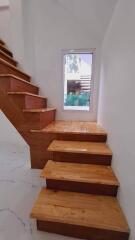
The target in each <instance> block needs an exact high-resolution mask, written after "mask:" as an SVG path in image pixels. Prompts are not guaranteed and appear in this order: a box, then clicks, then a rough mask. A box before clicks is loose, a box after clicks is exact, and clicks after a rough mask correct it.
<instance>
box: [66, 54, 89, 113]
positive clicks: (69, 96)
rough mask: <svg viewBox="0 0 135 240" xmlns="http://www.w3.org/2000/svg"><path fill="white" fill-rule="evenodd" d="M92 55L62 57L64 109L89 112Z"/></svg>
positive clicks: (67, 55)
mask: <svg viewBox="0 0 135 240" xmlns="http://www.w3.org/2000/svg"><path fill="white" fill-rule="evenodd" d="M91 76H92V53H68V54H65V55H64V109H65V110H68V109H69V110H89V109H90V95H91Z"/></svg>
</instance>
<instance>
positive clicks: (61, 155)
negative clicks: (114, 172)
mask: <svg viewBox="0 0 135 240" xmlns="http://www.w3.org/2000/svg"><path fill="white" fill-rule="evenodd" d="M48 151H50V152H52V153H53V160H56V161H68V162H79V163H89V164H90V163H91V164H103V165H110V163H111V162H110V161H111V159H112V151H111V149H110V148H109V146H108V145H107V144H106V143H96V142H79V141H60V140H54V141H53V142H52V143H51V144H50V145H49V147H48Z"/></svg>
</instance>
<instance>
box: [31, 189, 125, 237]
mask: <svg viewBox="0 0 135 240" xmlns="http://www.w3.org/2000/svg"><path fill="white" fill-rule="evenodd" d="M31 218H35V219H37V227H38V229H39V230H42V231H48V232H53V233H58V234H62V235H68V236H72V237H77V238H82V239H89V240H90V239H92V240H97V239H98V240H103V239H104V240H116V239H119V240H127V239H128V236H129V228H128V224H127V222H126V219H125V217H124V215H123V213H122V210H121V208H120V206H119V203H118V201H117V199H116V198H114V197H108V196H98V195H91V194H83V193H73V192H64V191H53V190H47V189H45V188H43V189H42V190H41V193H40V194H39V196H38V199H37V201H36V203H35V206H34V207H33V209H32V212H31Z"/></svg>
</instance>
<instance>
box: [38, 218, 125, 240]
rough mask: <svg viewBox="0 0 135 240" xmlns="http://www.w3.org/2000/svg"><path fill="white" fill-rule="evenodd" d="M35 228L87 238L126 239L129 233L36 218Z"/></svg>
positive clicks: (93, 239)
mask: <svg viewBox="0 0 135 240" xmlns="http://www.w3.org/2000/svg"><path fill="white" fill-rule="evenodd" d="M37 229H38V230H39V231H45V232H50V233H56V234H61V235H64V236H69V237H75V238H79V239H87V240H128V239H129V234H128V233H125V232H118V231H117V232H116V231H112V230H110V231H109V230H106V229H96V228H90V227H85V226H78V225H71V224H66V223H65V224H64V223H59V222H49V221H39V220H37Z"/></svg>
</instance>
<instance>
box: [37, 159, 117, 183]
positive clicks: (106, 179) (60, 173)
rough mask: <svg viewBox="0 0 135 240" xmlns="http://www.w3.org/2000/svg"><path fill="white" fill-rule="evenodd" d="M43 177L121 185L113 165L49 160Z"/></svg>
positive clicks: (42, 174)
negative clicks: (112, 167)
mask: <svg viewBox="0 0 135 240" xmlns="http://www.w3.org/2000/svg"><path fill="white" fill-rule="evenodd" d="M41 177H45V178H46V179H53V180H67V181H76V182H85V183H95V184H107V185H115V186H119V183H118V180H117V178H116V177H115V175H114V173H113V171H112V169H111V167H109V166H100V165H92V164H78V163H66V162H55V161H52V160H48V162H47V164H46V166H45V168H44V169H43V171H42V173H41Z"/></svg>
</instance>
